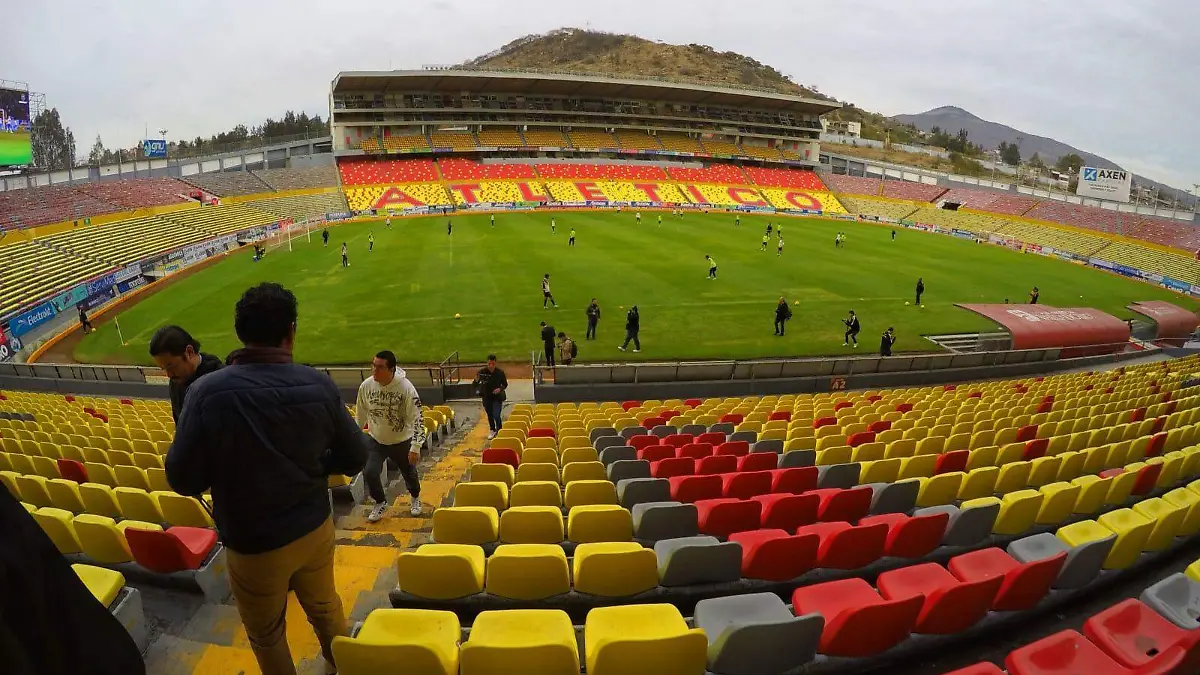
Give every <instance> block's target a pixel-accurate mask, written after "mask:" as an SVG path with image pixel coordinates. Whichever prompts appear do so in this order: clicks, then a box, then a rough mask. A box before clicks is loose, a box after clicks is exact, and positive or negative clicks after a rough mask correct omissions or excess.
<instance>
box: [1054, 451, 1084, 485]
mask: <svg viewBox="0 0 1200 675" xmlns="http://www.w3.org/2000/svg"><path fill="white" fill-rule="evenodd" d="M1055 456H1056V457H1058V459H1059V461H1060V463H1059V465H1058V476H1057V478H1058V480H1060V481H1063V480H1065V481H1070V480H1074V479H1076V478H1078V477H1080V476H1082V475H1083V463H1084V461H1085V460H1087V455H1085V454H1083V453H1082V452H1069V451H1068V452H1062V453H1059V454H1057V455H1055Z"/></svg>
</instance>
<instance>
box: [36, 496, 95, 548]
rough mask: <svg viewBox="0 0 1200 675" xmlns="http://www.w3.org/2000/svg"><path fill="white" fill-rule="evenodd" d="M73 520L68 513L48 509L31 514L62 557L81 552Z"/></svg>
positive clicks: (72, 516)
mask: <svg viewBox="0 0 1200 675" xmlns="http://www.w3.org/2000/svg"><path fill="white" fill-rule="evenodd" d="M73 518H74V515H73V514H72V513H71V512H70V511H65V510H63V509H55V508H50V507H46V508H41V509H38V510H37V511H34V512H33V519H34V520H36V521H37V523H38V525H40V526H41V527H42V531H43V532H45V533H46V536H48V537H50V541H53V542H54V546H55V548H57V549H58V552H59V553H62V554H63V555H67V554H70V553H80V552H82V551H83V546H82V545H81V544H80V543H79V537H78V536H76V534H75V525H74V523H73V522H72V519H73Z"/></svg>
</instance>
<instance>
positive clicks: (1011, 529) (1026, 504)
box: [992, 490, 1045, 535]
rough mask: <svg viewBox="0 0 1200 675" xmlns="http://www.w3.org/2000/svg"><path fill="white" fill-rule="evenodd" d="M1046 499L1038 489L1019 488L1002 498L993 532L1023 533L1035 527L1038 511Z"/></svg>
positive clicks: (1006, 533)
mask: <svg viewBox="0 0 1200 675" xmlns="http://www.w3.org/2000/svg"><path fill="white" fill-rule="evenodd" d="M1043 501H1045V498H1044V496H1043V495H1042V493H1040V492H1038V491H1037V490H1017V491H1016V492H1010V493H1008V494H1006V495H1004V496H1003V497H1001V498H1000V515H998V516H996V524H995V525H994V526H992V532H993V533H995V534H1001V535H1012V534H1021V533H1023V532H1025V531H1026V530H1028V529H1029V528H1031V527H1033V523H1034V521H1035V520H1036V519H1037V515H1038V511H1040V510H1041V508H1042V502H1043Z"/></svg>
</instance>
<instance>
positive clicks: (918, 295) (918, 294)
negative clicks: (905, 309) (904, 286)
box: [916, 291, 924, 305]
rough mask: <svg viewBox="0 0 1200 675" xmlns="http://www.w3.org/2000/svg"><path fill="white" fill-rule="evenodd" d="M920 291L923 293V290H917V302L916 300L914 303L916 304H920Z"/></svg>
mask: <svg viewBox="0 0 1200 675" xmlns="http://www.w3.org/2000/svg"><path fill="white" fill-rule="evenodd" d="M921 293H924V291H917V302H916V304H918V305H920V304H921Z"/></svg>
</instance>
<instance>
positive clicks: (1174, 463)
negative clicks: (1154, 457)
mask: <svg viewBox="0 0 1200 675" xmlns="http://www.w3.org/2000/svg"><path fill="white" fill-rule="evenodd" d="M1186 458H1187V455H1185V454H1183V453H1182V452H1178V451H1177V452H1169V453H1167V454H1165V455H1163V457H1162V465H1163V467H1162V472H1161V473H1159V474H1158V480H1157V481H1156V482H1155V483H1154V487H1156V488H1158V489H1159V490H1162V489H1164V488H1167V487H1169V486H1171V485H1174V484H1176V483H1178V482H1179V479H1180V473H1181V472H1182V470H1183V462H1184V460H1185V459H1186Z"/></svg>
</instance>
